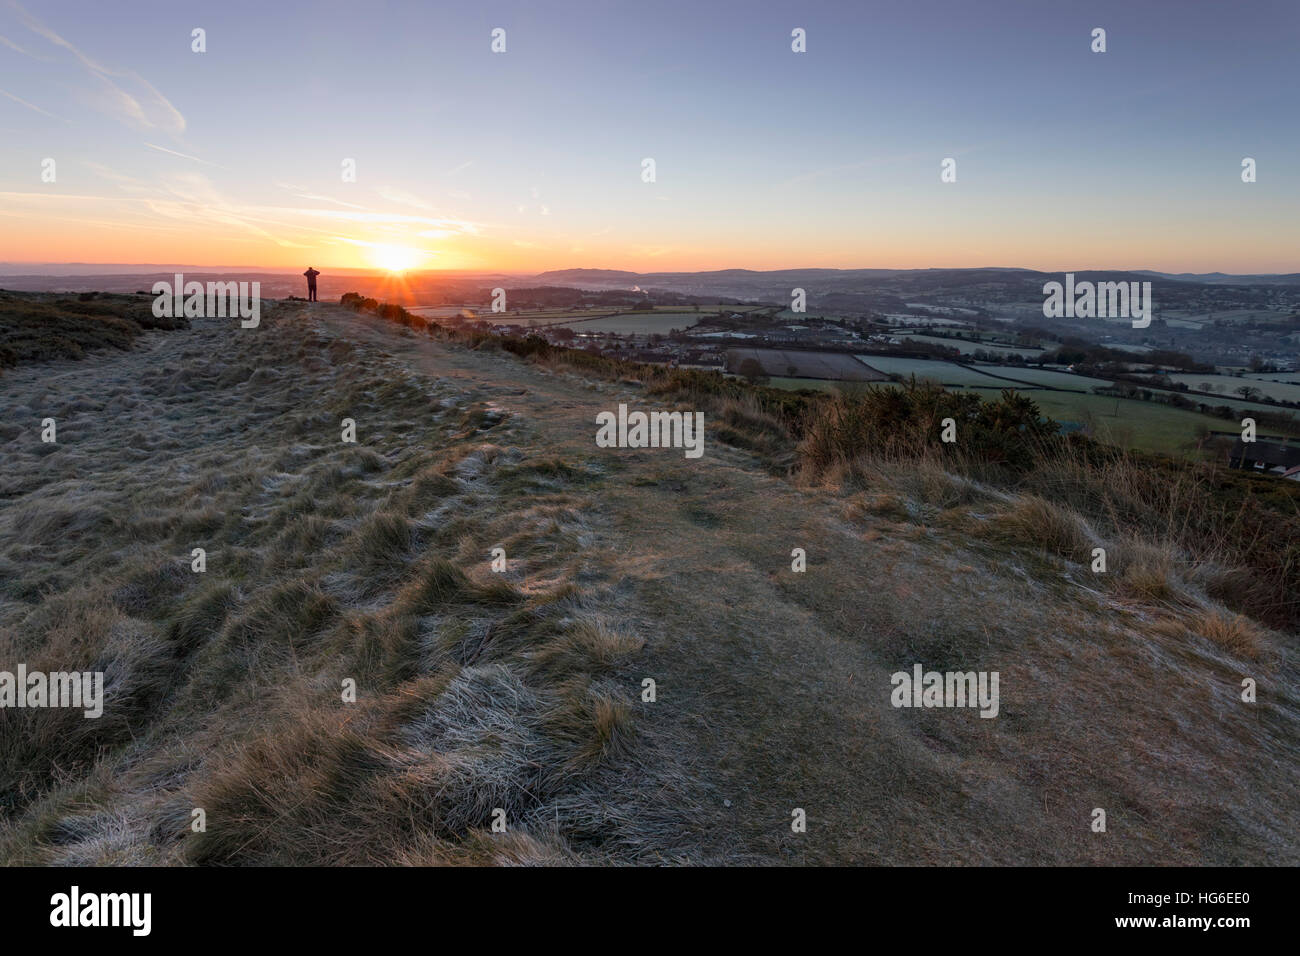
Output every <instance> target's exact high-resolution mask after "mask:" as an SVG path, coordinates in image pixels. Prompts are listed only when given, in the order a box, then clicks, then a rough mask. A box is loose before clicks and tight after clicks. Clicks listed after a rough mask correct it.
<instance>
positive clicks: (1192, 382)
mask: <svg viewBox="0 0 1300 956" xmlns="http://www.w3.org/2000/svg"><path fill="white" fill-rule="evenodd" d="M1274 374H1279V375H1280V374H1284V373H1274ZM1169 377H1170V378H1171V379H1173V380H1174V381H1175V382H1182V383H1184V384H1185V385H1186V386H1187V387H1188V388H1194V389H1196V390H1197V391H1205V389H1203V388H1202V387H1201V386H1202V384H1203V383H1204V384H1209V385H1213V386H1214V389H1213V391H1214V393H1215V394H1217V395H1223V396H1224V397H1225V398H1232V399H1234V400H1235V399H1238V396H1237V395H1236V390H1237V389H1239V388H1241V387H1242V386H1250V387H1251V388H1257V389H1259V391H1260V393H1261V394H1262V395H1264V396H1266V397H1268V398H1271V399H1273V400H1274V401H1276V402H1300V383H1286V382H1270V381H1266V380H1263V379H1258V378H1249V377H1242V378H1237V377H1236V376H1235V375H1201V374H1198V373H1196V372H1178V373H1175V374H1173V375H1170V376H1169Z"/></svg>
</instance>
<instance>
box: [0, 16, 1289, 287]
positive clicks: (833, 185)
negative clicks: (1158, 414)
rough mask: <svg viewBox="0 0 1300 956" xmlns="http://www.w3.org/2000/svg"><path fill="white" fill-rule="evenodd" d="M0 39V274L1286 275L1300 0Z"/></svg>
mask: <svg viewBox="0 0 1300 956" xmlns="http://www.w3.org/2000/svg"><path fill="white" fill-rule="evenodd" d="M195 27H202V28H203V29H204V30H206V32H207V52H206V53H203V54H196V53H194V52H192V51H191V48H190V47H191V39H190V36H191V30H192V29H193V28H195ZM495 27H501V28H504V29H505V30H506V42H507V51H506V52H505V53H504V54H493V53H492V52H491V51H490V49H489V44H490V39H491V38H490V31H491V30H492V29H493V28H495ZM795 27H801V28H803V29H805V30H806V31H807V46H808V52H807V53H803V54H795V53H793V52H792V51H791V49H790V43H791V40H790V31H791V30H792V29H793V28H795ZM1094 27H1102V28H1104V29H1105V30H1106V31H1107V47H1108V49H1107V52H1106V53H1104V54H1097V53H1093V52H1091V51H1090V49H1089V46H1090V43H1091V36H1090V34H1091V31H1092V29H1093V28H1094ZM0 38H3V39H0V230H2V233H3V237H2V238H0V260H5V261H103V262H137V261H138V262H162V261H167V262H173V261H184V262H196V263H210V264H224V265H259V264H266V265H281V264H293V263H297V262H298V261H300V260H302V259H304V258H306V259H310V260H312V261H314V262H318V263H320V264H325V265H330V266H335V267H338V266H343V265H367V264H371V263H372V262H375V261H382V260H383V259H384V257H385V256H386V255H388V254H390V253H392V252H393V251H394V250H397V251H408V252H410V253H411V255H412V257H413V258H414V260H415V262H417V263H418V264H419V265H420V266H422V267H431V268H475V269H477V268H502V269H513V270H531V269H542V268H561V267H567V266H574V267H577V266H585V267H606V268H629V269H638V270H654V269H694V268H699V269H707V268H724V267H749V268H781V267H799V266H841V267H926V266H980V265H1020V266H1029V267H1035V268H1044V269H1052V270H1063V269H1067V268H1090V267H1092V268H1156V269H1165V270H1169V271H1184V270H1190V271H1210V270H1215V269H1222V270H1224V271H1237V272H1273V271H1297V270H1300V264H1297V261H1296V260H1297V255H1296V253H1297V250H1298V249H1300V225H1298V216H1297V213H1298V212H1300V201H1298V200H1300V186H1298V185H1297V183H1298V181H1300V127H1298V125H1297V123H1296V121H1295V116H1296V104H1297V101H1298V97H1297V93H1300V80H1297V72H1298V71H1297V69H1296V49H1297V46H1298V44H1300V4H1297V3H1294V2H1291V3H1282V2H1259V0H1247V2H1239V3H1216V2H1197V3H1163V2H1160V3H1143V4H1134V3H1131V2H1130V3H1096V2H1092V3H1069V2H1048V0H1040V2H990V3H978V2H973V0H967V2H933V3H930V2H907V3H903V2H898V3H735V2H703V0H701V2H695V3H675V2H668V3H654V4H649V3H625V2H617V0H607V2H600V3H596V2H590V3H589V2H552V3H537V2H534V3H490V2H489V3H473V4H470V3H458V4H453V3H341V2H333V3H248V2H239V0H236V2H227V3H220V4H217V3H184V2H180V3H178V2H166V3H164V2H130V0H128V2H123V3H114V4H106V3H102V2H101V3H94V2H59V0H48V2H41V3H39V4H38V3H27V4H24V5H21V6H20V5H17V4H13V3H11V2H9V0H0ZM1246 156H1250V157H1253V158H1255V159H1256V161H1257V162H1258V176H1259V181H1258V182H1256V183H1253V184H1244V183H1242V182H1241V179H1240V164H1241V160H1242V158H1243V157H1246ZM345 157H350V158H353V159H355V161H356V168H357V181H356V182H352V183H345V182H342V181H341V176H340V164H341V161H342V160H343V159H344V158H345ZM645 157H652V158H654V160H655V162H656V173H657V179H656V181H655V182H654V183H652V184H651V183H644V182H642V181H641V176H640V172H641V165H640V164H641V161H642V159H643V158H645ZM945 157H953V158H955V159H956V160H957V182H956V183H951V184H943V183H940V181H939V164H940V161H941V160H942V159H943V158H945ZM45 158H53V159H55V160H56V163H57V179H56V181H55V182H53V183H45V182H42V181H41V178H40V174H41V162H42V160H43V159H45ZM376 255H377V256H378V259H376V258H375V257H376Z"/></svg>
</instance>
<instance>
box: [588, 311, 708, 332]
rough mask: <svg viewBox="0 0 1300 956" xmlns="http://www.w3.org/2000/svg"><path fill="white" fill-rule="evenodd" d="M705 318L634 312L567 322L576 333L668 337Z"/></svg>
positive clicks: (678, 313)
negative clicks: (670, 333)
mask: <svg viewBox="0 0 1300 956" xmlns="http://www.w3.org/2000/svg"><path fill="white" fill-rule="evenodd" d="M703 317H704V313H700V312H632V313H628V314H626V315H609V316H602V317H600V318H593V319H580V320H578V321H574V322H565V323H563V326H564V327H565V328H568V329H573V331H575V332H617V333H618V334H619V335H655V334H658V335H667V334H668V333H669V332H671V331H673V330H674V329H678V330H685V329H689V328H690V327H691V326H693V325H695V324H696V323H698V322H699V321H700V319H701V318H703Z"/></svg>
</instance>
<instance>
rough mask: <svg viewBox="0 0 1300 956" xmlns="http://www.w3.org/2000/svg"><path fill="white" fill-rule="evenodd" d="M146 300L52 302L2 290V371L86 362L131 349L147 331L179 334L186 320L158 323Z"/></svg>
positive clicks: (97, 296) (92, 296)
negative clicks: (95, 354)
mask: <svg viewBox="0 0 1300 956" xmlns="http://www.w3.org/2000/svg"><path fill="white" fill-rule="evenodd" d="M152 306H153V299H152V298H150V297H147V296H142V295H111V294H101V293H98V292H83V293H81V294H79V295H76V296H71V295H69V296H59V297H51V296H47V295H42V294H36V293H24V292H5V291H3V290H0V369H3V368H4V367H5V366H13V365H17V364H18V363H19V362H44V361H47V360H49V359H55V358H73V359H77V358H81V357H82V356H84V355H85V354H86V353H87V352H92V351H95V350H97V349H104V348H116V349H125V348H130V346H131V343H132V342H133V341H134V340H135V339H136V338H138V337H139V336H140V334H141V333H142V332H144V331H145V330H146V329H178V328H184V327H185V326H186V325H187V324H188V323H187V320H186V319H184V318H161V319H160V318H157V317H155V316H154V314H153V309H152Z"/></svg>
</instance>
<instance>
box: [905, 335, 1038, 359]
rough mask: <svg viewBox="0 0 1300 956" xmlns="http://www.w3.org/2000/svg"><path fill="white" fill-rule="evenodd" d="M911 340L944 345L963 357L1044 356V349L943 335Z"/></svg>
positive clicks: (924, 336)
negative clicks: (990, 354)
mask: <svg viewBox="0 0 1300 956" xmlns="http://www.w3.org/2000/svg"><path fill="white" fill-rule="evenodd" d="M908 338H909V339H913V340H915V341H917V342H926V343H928V344H930V345H943V346H946V347H948V348H951V349H956V350H957V351H959V352H961V353H962V355H973V354H974V353H975V352H997V353H998V354H999V355H1023V356H1024V357H1025V358H1026V359H1032V358H1037V357H1038V356H1040V355H1042V354H1043V350H1042V349H1028V348H1021V347H1019V346H1016V345H1003V344H1002V343H1000V342H972V341H970V340H969V339H957V338H947V337H945V336H942V335H909V336H908Z"/></svg>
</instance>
